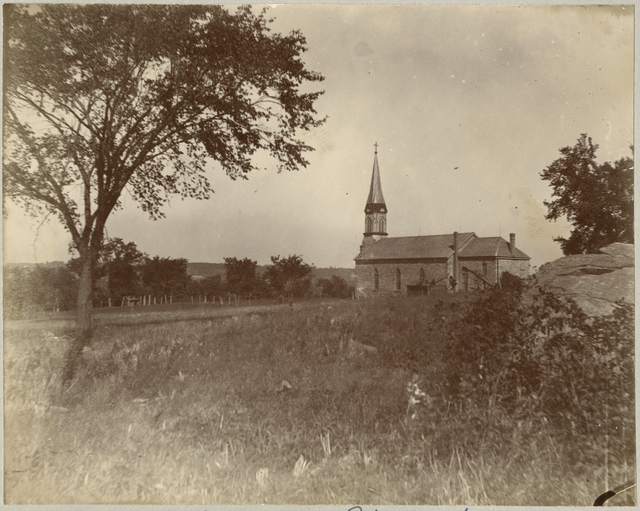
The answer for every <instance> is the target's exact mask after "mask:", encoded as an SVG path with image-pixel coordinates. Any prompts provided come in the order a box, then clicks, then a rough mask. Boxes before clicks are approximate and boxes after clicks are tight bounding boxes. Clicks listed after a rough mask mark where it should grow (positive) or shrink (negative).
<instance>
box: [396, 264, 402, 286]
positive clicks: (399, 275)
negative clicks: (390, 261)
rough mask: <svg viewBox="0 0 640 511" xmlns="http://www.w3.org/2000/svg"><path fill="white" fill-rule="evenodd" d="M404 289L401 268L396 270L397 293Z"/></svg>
mask: <svg viewBox="0 0 640 511" xmlns="http://www.w3.org/2000/svg"><path fill="white" fill-rule="evenodd" d="M401 289H402V275H401V274H400V268H397V269H396V291H400V290H401Z"/></svg>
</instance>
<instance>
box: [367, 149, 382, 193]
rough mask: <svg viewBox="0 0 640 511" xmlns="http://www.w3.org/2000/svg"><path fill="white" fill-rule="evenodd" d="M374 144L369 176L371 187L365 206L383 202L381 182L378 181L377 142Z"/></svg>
mask: <svg viewBox="0 0 640 511" xmlns="http://www.w3.org/2000/svg"><path fill="white" fill-rule="evenodd" d="M374 145H375V148H376V149H375V153H374V157H373V174H372V176H371V188H370V189H369V197H368V198H367V206H369V205H373V204H384V196H383V195H382V184H381V182H380V169H379V168H378V143H377V142H376V143H375V144H374Z"/></svg>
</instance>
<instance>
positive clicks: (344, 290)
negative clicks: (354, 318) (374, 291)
mask: <svg viewBox="0 0 640 511" xmlns="http://www.w3.org/2000/svg"><path fill="white" fill-rule="evenodd" d="M318 285H319V286H320V287H321V288H322V294H323V295H326V296H331V297H332V298H349V297H351V295H352V294H353V287H350V286H349V284H348V283H347V281H346V280H344V279H343V278H342V277H339V276H338V275H331V278H330V279H319V280H318Z"/></svg>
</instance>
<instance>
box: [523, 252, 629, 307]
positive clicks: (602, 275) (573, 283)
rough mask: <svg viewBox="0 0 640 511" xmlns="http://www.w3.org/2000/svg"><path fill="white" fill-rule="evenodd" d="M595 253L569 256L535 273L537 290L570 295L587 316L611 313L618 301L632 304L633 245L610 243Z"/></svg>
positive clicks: (548, 264) (565, 295) (558, 294)
mask: <svg viewBox="0 0 640 511" xmlns="http://www.w3.org/2000/svg"><path fill="white" fill-rule="evenodd" d="M599 252H600V253H598V254H580V255H570V256H566V257H562V258H560V259H557V260H556V261H552V262H550V263H547V264H545V265H543V266H542V267H541V268H540V270H539V271H538V273H536V274H535V277H534V279H535V281H534V288H535V289H536V290H537V291H538V292H542V293H552V294H554V295H557V296H564V297H569V298H572V299H573V300H574V301H575V302H576V303H577V304H578V305H579V306H580V308H581V309H582V310H583V311H584V312H585V313H586V314H587V315H589V316H603V315H607V314H611V312H612V311H613V304H614V303H615V302H617V301H620V300H622V301H625V302H627V303H631V304H633V303H634V261H635V258H634V255H635V250H634V246H633V245H628V244H624V243H613V244H611V245H609V246H607V247H604V248H601V249H600V251H599Z"/></svg>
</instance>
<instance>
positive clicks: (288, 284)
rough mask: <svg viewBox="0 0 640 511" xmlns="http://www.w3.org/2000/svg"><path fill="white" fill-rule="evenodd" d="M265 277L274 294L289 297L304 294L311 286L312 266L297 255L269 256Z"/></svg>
mask: <svg viewBox="0 0 640 511" xmlns="http://www.w3.org/2000/svg"><path fill="white" fill-rule="evenodd" d="M271 262H272V263H273V264H272V265H271V266H269V267H267V271H266V273H265V279H266V280H267V282H268V283H269V285H270V286H271V288H272V289H273V291H274V292H275V293H276V294H280V295H283V296H284V295H287V296H289V297H294V296H295V297H300V296H304V295H305V294H307V293H308V292H309V289H310V288H311V279H312V276H313V268H312V267H311V266H309V265H308V264H307V263H305V262H304V261H303V260H302V257H300V256H298V255H290V256H289V257H282V258H281V257H280V256H271Z"/></svg>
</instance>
